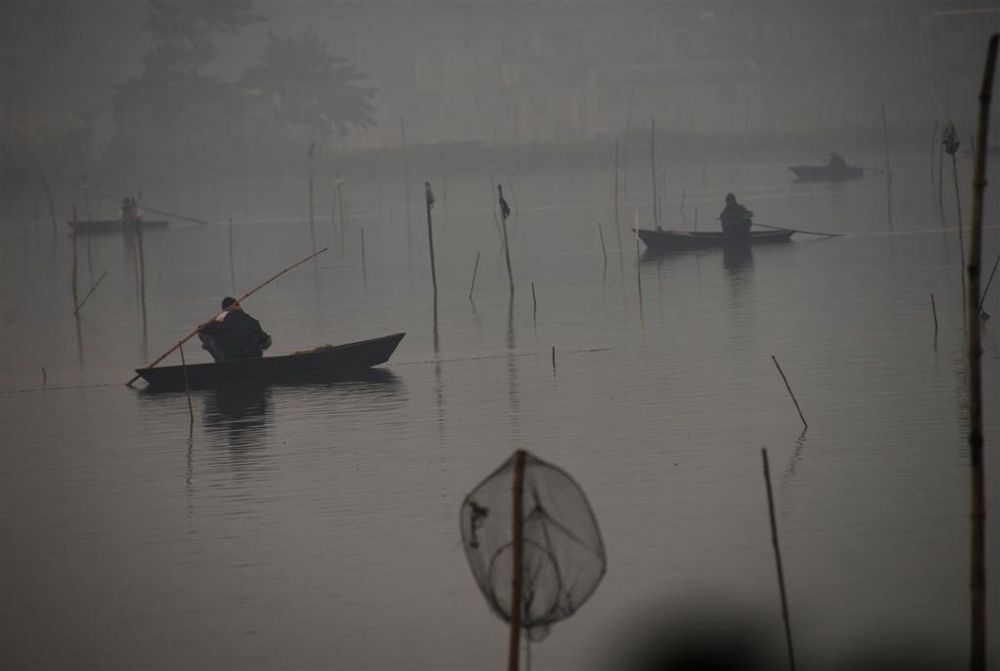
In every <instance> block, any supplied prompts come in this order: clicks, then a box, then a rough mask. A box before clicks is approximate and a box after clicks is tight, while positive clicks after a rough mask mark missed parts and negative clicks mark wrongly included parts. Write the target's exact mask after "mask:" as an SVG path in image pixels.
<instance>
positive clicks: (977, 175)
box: [965, 33, 1000, 671]
mask: <svg viewBox="0 0 1000 671" xmlns="http://www.w3.org/2000/svg"><path fill="white" fill-rule="evenodd" d="M998 39H1000V35H998V34H996V33H994V34H993V35H992V36H991V37H990V42H989V47H988V48H987V51H986V66H985V68H984V72H983V84H982V88H981V89H980V92H979V123H978V128H977V133H976V142H975V154H974V156H975V167H974V169H973V181H972V187H973V188H972V230H971V237H972V240H971V242H970V248H969V266H968V273H969V291H968V296H967V297H966V301H967V306H966V310H965V319H966V328H965V332H966V337H967V339H968V341H967V355H966V360H967V362H968V367H969V368H968V371H969V374H968V385H969V386H968V393H969V453H970V462H971V465H972V487H971V489H972V493H971V496H970V497H969V498H970V503H971V505H970V518H971V524H970V527H971V543H970V551H969V558H970V561H969V587H970V592H971V595H970V596H971V598H970V602H971V603H970V605H971V608H970V611H971V613H970V629H971V634H972V636H971V638H972V643H971V649H970V652H969V668H970V669H972V671H982V670H983V669H985V668H986V638H987V637H986V487H985V473H984V472H983V471H984V469H983V443H984V436H983V378H982V374H983V371H982V356H983V348H982V333H981V329H982V323H981V319H980V318H979V313H978V312H977V311H976V308H977V307H978V304H979V295H980V294H979V274H980V263H981V260H982V242H983V191H984V190H985V188H986V165H987V164H986V149H987V139H988V137H989V129H990V103H991V101H992V98H993V74H994V70H995V68H996V59H997V41H998Z"/></svg>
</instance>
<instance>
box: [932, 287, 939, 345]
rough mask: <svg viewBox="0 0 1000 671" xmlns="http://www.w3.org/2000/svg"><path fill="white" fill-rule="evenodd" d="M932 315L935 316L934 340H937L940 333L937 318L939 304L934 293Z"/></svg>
mask: <svg viewBox="0 0 1000 671" xmlns="http://www.w3.org/2000/svg"><path fill="white" fill-rule="evenodd" d="M931 315H932V316H933V317H934V340H935V342H936V341H937V334H938V318H937V304H936V303H935V302H934V294H931Z"/></svg>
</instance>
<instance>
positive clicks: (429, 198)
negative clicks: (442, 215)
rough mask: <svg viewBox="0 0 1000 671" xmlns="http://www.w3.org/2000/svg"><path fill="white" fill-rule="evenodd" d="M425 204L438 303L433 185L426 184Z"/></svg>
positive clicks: (432, 278) (428, 243) (432, 273)
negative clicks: (432, 210) (432, 213)
mask: <svg viewBox="0 0 1000 671" xmlns="http://www.w3.org/2000/svg"><path fill="white" fill-rule="evenodd" d="M424 186H425V189H424V203H425V205H426V206H427V246H428V247H429V248H430V253H431V283H432V284H433V285H434V300H435V302H436V301H437V293H438V280H437V268H436V267H435V265H434V227H433V225H432V224H431V208H433V207H434V193H433V192H432V191H431V183H430V182H425V183H424Z"/></svg>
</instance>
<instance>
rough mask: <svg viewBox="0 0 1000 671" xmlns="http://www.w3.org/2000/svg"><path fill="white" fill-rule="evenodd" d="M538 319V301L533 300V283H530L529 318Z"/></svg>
mask: <svg viewBox="0 0 1000 671" xmlns="http://www.w3.org/2000/svg"><path fill="white" fill-rule="evenodd" d="M537 317H538V300H537V299H536V298H535V283H534V282H532V283H531V318H532V319H535V318H537Z"/></svg>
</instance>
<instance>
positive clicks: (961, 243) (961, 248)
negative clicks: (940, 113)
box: [949, 152, 968, 306]
mask: <svg viewBox="0 0 1000 671" xmlns="http://www.w3.org/2000/svg"><path fill="white" fill-rule="evenodd" d="M949 153H951V173H952V175H953V176H954V178H955V208H956V210H957V212H958V258H959V260H960V261H961V264H962V273H961V275H962V305H963V306H964V305H965V304H966V303H968V288H967V282H966V281H965V234H964V233H963V232H962V229H963V228H964V226H963V225H962V194H961V191H960V190H959V188H958V161H957V160H956V159H955V154H954V153H952V152H949Z"/></svg>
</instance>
